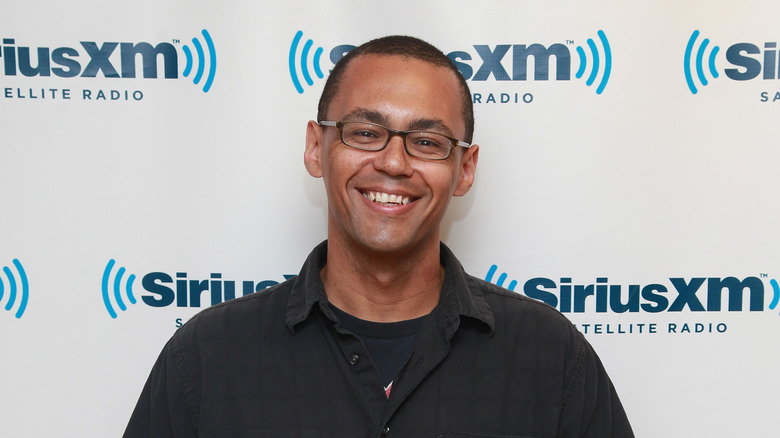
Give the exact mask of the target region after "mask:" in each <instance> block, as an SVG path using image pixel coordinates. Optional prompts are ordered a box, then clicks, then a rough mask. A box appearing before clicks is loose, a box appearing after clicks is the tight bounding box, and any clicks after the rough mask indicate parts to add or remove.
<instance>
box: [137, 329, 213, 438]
mask: <svg viewBox="0 0 780 438" xmlns="http://www.w3.org/2000/svg"><path fill="white" fill-rule="evenodd" d="M186 376H187V374H186V368H185V367H184V362H183V358H182V355H181V350H180V348H178V339H177V337H176V336H175V335H174V337H173V338H171V340H170V341H168V344H166V346H165V347H164V348H163V351H162V353H160V356H159V358H158V359H157V362H156V363H155V364H154V367H153V368H152V372H151V373H150V374H149V378H148V379H147V381H146V384H145V385H144V388H143V391H142V392H141V397H140V398H139V399H138V403H137V404H136V406H135V409H134V411H133V414H132V416H131V417H130V421H129V423H128V425H127V429H125V433H124V435H123V437H124V438H169V437H170V438H189V437H197V436H198V431H197V413H196V409H195V406H196V405H195V403H194V401H193V397H192V391H191V388H190V385H189V382H188V381H187V379H186Z"/></svg>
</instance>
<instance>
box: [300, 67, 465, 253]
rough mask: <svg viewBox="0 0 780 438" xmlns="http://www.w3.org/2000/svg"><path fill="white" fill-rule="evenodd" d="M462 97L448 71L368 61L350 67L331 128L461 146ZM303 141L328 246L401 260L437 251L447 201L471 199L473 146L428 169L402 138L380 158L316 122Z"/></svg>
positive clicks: (333, 108)
mask: <svg viewBox="0 0 780 438" xmlns="http://www.w3.org/2000/svg"><path fill="white" fill-rule="evenodd" d="M461 94H462V90H461V88H460V85H459V83H458V81H457V78H456V77H455V73H454V72H451V71H449V70H447V69H445V68H443V67H439V66H436V65H433V64H430V63H425V62H422V61H419V60H416V59H411V58H408V59H407V58H403V57H400V56H379V55H364V56H360V57H358V58H355V59H353V60H352V61H351V62H350V64H349V65H348V66H347V70H346V71H345V72H344V76H343V77H342V80H341V84H340V85H339V88H338V93H337V95H336V96H335V97H334V98H333V100H332V101H331V103H330V107H329V108H328V120H333V121H368V122H374V123H379V124H382V125H384V126H387V127H388V128H391V129H396V130H412V129H424V130H428V131H434V132H439V133H441V134H445V135H448V136H450V137H455V138H459V139H462V138H463V137H464V135H465V124H464V121H463V116H462V115H461V110H462V108H461V100H460V99H461ZM306 137H307V138H306V153H305V157H304V161H305V164H306V168H307V170H308V171H309V173H310V174H311V175H312V176H315V177H322V178H323V180H324V182H325V189H326V192H327V196H328V207H329V212H328V237H329V239H331V240H334V239H339V242H342V243H343V244H345V245H354V246H356V247H358V248H360V249H361V250H364V251H365V250H368V251H370V252H374V253H377V254H402V253H407V252H409V251H415V250H417V249H421V248H422V245H425V244H435V245H438V241H439V225H440V223H441V220H442V218H443V216H444V213H445V212H446V210H447V205H448V204H449V201H450V198H451V197H452V196H453V195H455V196H462V195H464V194H466V192H468V190H469V188H470V187H471V185H472V183H473V181H474V171H475V168H476V164H477V155H478V154H477V151H478V147H476V146H472V147H471V148H469V149H464V148H461V147H456V148H455V150H453V151H452V153H451V154H450V157H449V158H447V159H446V160H441V161H427V160H422V159H419V158H414V157H412V156H410V155H408V154H407V153H406V151H405V150H404V144H403V139H402V138H401V137H399V136H393V137H392V138H391V139H390V143H389V144H388V145H387V147H386V148H385V149H384V150H382V151H379V152H368V151H361V150H357V149H353V148H351V147H349V146H346V145H344V144H343V143H342V142H341V138H340V135H339V130H338V129H337V128H335V127H321V126H319V125H317V124H316V123H315V122H309V125H308V128H307V136H306ZM385 194H386V195H387V197H386V198H383V197H385ZM376 197H379V199H374V200H373V201H372V200H371V199H372V198H376ZM383 199H384V200H385V201H389V202H381V201H382V200H383ZM407 200H408V202H407Z"/></svg>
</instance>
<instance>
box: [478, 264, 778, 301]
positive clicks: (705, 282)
mask: <svg viewBox="0 0 780 438" xmlns="http://www.w3.org/2000/svg"><path fill="white" fill-rule="evenodd" d="M497 270H498V267H497V266H496V265H493V266H491V267H490V269H489V270H488V273H487V275H486V276H485V280H486V281H489V282H494V281H493V277H494V276H495V274H496V271H497ZM763 276H764V274H762V277H763ZM506 280H507V274H506V273H503V274H501V275H500V276H499V277H498V278H497V279H496V281H495V282H494V283H495V284H496V285H498V286H501V287H506V288H507V289H509V290H511V291H514V290H515V288H516V287H517V285H518V282H517V281H515V280H512V281H511V282H510V283H509V284H508V285H507V286H504V283H505V282H506ZM669 283H670V285H671V287H670V285H669V284H661V283H654V284H647V285H639V284H630V285H627V286H623V285H619V284H609V279H608V278H607V277H600V278H596V282H595V283H591V284H576V283H573V282H572V279H571V278H570V277H564V278H560V279H559V281H558V282H556V281H555V280H553V279H550V278H543V277H539V278H531V279H529V280H527V281H526V282H525V283H524V284H523V293H524V294H525V295H526V296H528V297H530V298H533V299H536V300H540V301H543V302H545V303H547V304H549V305H550V306H552V307H555V308H557V309H558V310H560V311H561V312H563V313H570V312H574V313H584V312H585V308H586V305H587V304H588V303H590V305H591V306H593V305H594V304H595V309H596V313H606V312H609V311H611V312H613V313H625V312H640V311H641V312H647V313H659V312H681V311H682V310H683V309H686V308H687V309H688V310H690V311H692V312H721V311H723V310H728V311H730V312H740V311H742V310H743V302H744V300H743V298H744V296H745V292H747V296H748V303H749V304H748V308H749V310H750V311H752V312H757V311H763V310H765V309H764V305H765V302H764V299H765V297H764V295H765V288H764V282H763V281H762V280H761V279H759V278H758V277H747V278H744V279H742V280H739V279H738V278H736V277H725V278H721V277H708V278H705V277H693V278H690V279H685V278H679V277H678V278H669ZM769 283H770V285H771V287H772V290H773V295H772V301H771V302H770V303H769V310H776V309H777V308H778V304H780V286H779V285H778V282H777V281H776V280H774V279H772V280H770V281H769ZM672 293H673V294H674V295H672ZM724 296H725V297H727V301H728V306H727V308H726V306H725V304H724V302H723V301H724ZM702 298H706V299H705V302H706V305H705V303H704V302H702ZM594 301H595V303H593V302H594Z"/></svg>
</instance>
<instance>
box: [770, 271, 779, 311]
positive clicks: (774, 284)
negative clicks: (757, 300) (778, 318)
mask: <svg viewBox="0 0 780 438" xmlns="http://www.w3.org/2000/svg"><path fill="white" fill-rule="evenodd" d="M769 284H771V285H772V290H773V291H774V295H773V296H772V302H771V303H769V310H775V308H777V305H778V303H780V285H778V284H777V280H775V279H774V278H773V279H772V280H770V281H769Z"/></svg>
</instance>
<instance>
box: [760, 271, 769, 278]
mask: <svg viewBox="0 0 780 438" xmlns="http://www.w3.org/2000/svg"><path fill="white" fill-rule="evenodd" d="M758 276H759V277H761V278H767V277H769V275H768V274H764V273H763V272H762V273H760V274H758Z"/></svg>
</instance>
